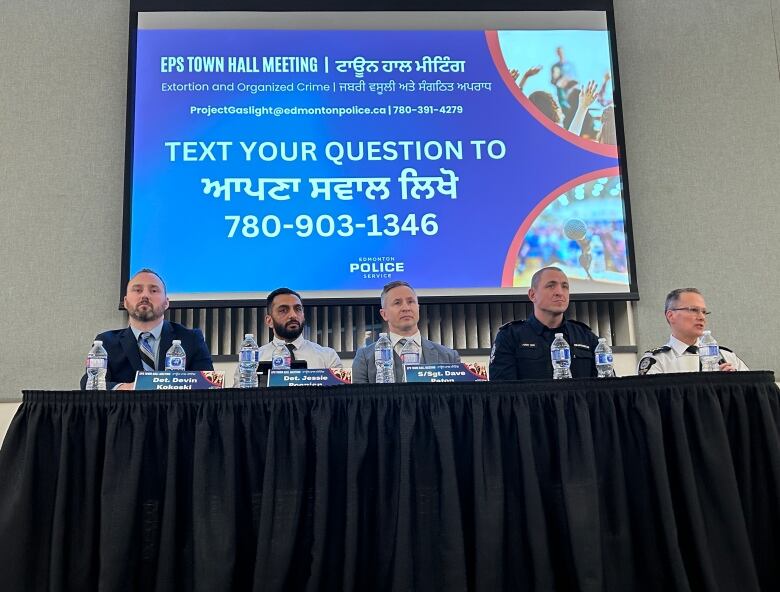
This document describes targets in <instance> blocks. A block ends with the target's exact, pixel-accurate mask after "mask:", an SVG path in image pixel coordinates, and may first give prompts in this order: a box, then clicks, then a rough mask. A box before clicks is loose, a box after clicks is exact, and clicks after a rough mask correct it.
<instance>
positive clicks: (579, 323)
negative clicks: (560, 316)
mask: <svg viewBox="0 0 780 592" xmlns="http://www.w3.org/2000/svg"><path fill="white" fill-rule="evenodd" d="M566 322H568V323H574V324H576V325H581V326H583V327H585V328H586V329H587V330H588V331H590V327H589V326H588V325H586V324H585V323H583V322H582V321H575V320H574V319H566Z"/></svg>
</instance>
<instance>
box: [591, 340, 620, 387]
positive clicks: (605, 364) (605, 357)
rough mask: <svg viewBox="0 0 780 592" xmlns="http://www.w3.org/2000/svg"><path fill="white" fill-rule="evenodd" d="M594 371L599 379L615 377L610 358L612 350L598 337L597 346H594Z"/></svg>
mask: <svg viewBox="0 0 780 592" xmlns="http://www.w3.org/2000/svg"><path fill="white" fill-rule="evenodd" d="M594 353H595V355H596V370H597V371H598V373H599V378H609V377H610V376H614V375H615V371H614V370H613V367H614V360H613V358H612V348H611V347H609V346H608V345H607V340H606V338H604V337H599V344H598V345H597V346H596V351H595V352H594Z"/></svg>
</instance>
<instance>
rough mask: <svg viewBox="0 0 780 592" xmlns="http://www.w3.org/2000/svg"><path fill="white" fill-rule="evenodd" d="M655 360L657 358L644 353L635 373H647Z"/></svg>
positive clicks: (642, 374)
mask: <svg viewBox="0 0 780 592" xmlns="http://www.w3.org/2000/svg"><path fill="white" fill-rule="evenodd" d="M648 353H649V352H648ZM656 361H657V360H656V359H655V358H653V357H652V356H647V355H646V356H645V357H644V358H642V359H641V360H640V361H639V370H638V371H637V374H639V376H644V375H645V374H647V373H648V372H649V370H650V368H651V367H652V366H653V364H655V363H656Z"/></svg>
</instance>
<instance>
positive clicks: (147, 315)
mask: <svg viewBox="0 0 780 592" xmlns="http://www.w3.org/2000/svg"><path fill="white" fill-rule="evenodd" d="M127 314H129V315H130V316H131V317H132V318H134V319H135V320H136V321H140V322H142V323H148V322H149V321H154V320H156V319H159V318H160V317H162V316H163V315H164V314H165V311H164V310H160V309H155V308H154V307H153V306H150V307H149V308H148V309H147V310H145V311H143V312H141V311H139V310H138V308H137V307H136V308H135V309H133V310H132V311H130V310H128V311H127Z"/></svg>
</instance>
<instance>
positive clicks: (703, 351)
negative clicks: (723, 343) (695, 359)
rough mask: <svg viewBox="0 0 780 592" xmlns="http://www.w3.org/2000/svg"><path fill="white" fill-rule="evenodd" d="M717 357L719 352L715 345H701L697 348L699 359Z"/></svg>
mask: <svg viewBox="0 0 780 592" xmlns="http://www.w3.org/2000/svg"><path fill="white" fill-rule="evenodd" d="M719 355H720V352H719V351H718V346H717V345H702V346H701V347H700V348H699V357H702V358H709V357H715V356H719Z"/></svg>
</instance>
